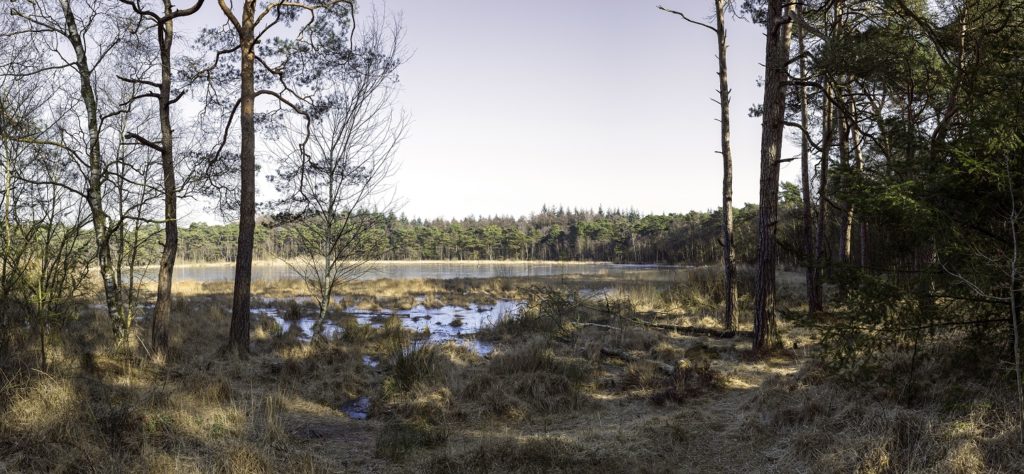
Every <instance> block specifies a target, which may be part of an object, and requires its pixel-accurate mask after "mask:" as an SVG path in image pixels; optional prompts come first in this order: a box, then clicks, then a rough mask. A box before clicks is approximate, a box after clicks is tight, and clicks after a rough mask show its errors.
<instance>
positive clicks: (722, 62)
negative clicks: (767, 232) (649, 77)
mask: <svg viewBox="0 0 1024 474" xmlns="http://www.w3.org/2000/svg"><path fill="white" fill-rule="evenodd" d="M715 18H716V20H717V22H716V24H717V31H716V33H717V35H718V97H719V103H720V104H721V106H722V118H721V123H722V168H723V175H722V264H723V268H724V270H725V315H724V320H723V321H722V322H723V325H724V326H725V329H726V330H728V331H733V330H735V329H736V304H737V303H736V300H737V295H736V249H735V248H734V246H733V232H732V230H733V229H732V227H733V226H732V144H731V143H730V136H729V135H730V130H729V73H728V71H729V66H728V62H727V61H726V50H727V48H728V46H727V45H726V31H725V0H715Z"/></svg>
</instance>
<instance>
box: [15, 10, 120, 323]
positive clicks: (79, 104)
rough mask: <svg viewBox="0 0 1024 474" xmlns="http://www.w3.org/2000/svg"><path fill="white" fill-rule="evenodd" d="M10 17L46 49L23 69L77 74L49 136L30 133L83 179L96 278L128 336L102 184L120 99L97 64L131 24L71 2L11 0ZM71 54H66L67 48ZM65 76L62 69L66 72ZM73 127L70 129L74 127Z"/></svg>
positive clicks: (110, 313) (110, 310) (20, 30)
mask: <svg viewBox="0 0 1024 474" xmlns="http://www.w3.org/2000/svg"><path fill="white" fill-rule="evenodd" d="M9 13H10V15H12V17H14V18H16V19H17V20H19V24H18V25H17V27H16V28H14V29H13V30H12V31H10V32H9V33H8V34H7V35H8V36H12V35H13V36H18V35H29V36H33V37H34V39H37V44H39V45H40V47H42V48H47V49H48V53H49V55H50V56H51V57H52V60H51V61H50V63H49V64H46V65H41V66H40V67H38V68H37V69H36V70H34V71H28V72H23V73H21V75H23V76H28V75H35V74H47V73H60V74H62V75H61V76H60V77H59V78H57V80H62V79H66V80H74V81H75V82H77V83H78V87H77V90H74V91H72V90H67V91H64V93H63V97H58V98H56V99H55V100H59V99H66V100H67V102H68V103H67V104H66V105H65V106H64V107H65V109H64V110H62V111H60V112H58V113H57V114H56V116H55V117H54V120H52V124H53V125H52V126H51V129H50V132H51V133H50V134H49V136H48V137H47V138H45V139H43V138H38V137H33V138H32V140H33V141H34V142H36V143H38V144H45V145H47V146H49V147H53V148H57V149H60V150H61V151H62V153H63V154H64V155H65V158H70V160H69V163H70V164H71V165H73V166H75V167H76V168H78V169H79V172H80V173H81V174H82V175H83V176H84V177H85V178H86V179H85V181H84V186H83V187H84V192H83V191H82V190H81V189H71V188H68V190H69V191H72V192H77V193H79V194H81V195H83V196H84V198H85V201H86V202H87V203H88V206H89V211H90V215H91V223H92V226H93V232H92V234H93V237H94V240H95V244H96V256H97V261H98V263H99V270H100V277H101V278H102V280H103V289H104V296H105V299H106V306H107V314H108V316H109V318H110V320H111V323H112V330H113V332H114V336H115V339H116V340H117V341H118V342H119V343H125V342H127V341H128V330H129V328H130V325H131V315H130V311H129V310H128V308H127V305H126V304H125V302H124V300H123V291H122V288H120V287H119V285H118V281H117V278H116V275H115V268H114V260H113V255H112V253H111V236H112V223H111V222H110V219H109V216H108V213H107V211H106V209H105V208H104V199H103V195H104V185H105V182H106V179H107V177H108V168H107V160H106V159H105V157H104V153H103V141H104V138H103V133H104V130H105V129H107V126H108V125H109V124H108V120H110V119H111V118H113V117H115V116H117V115H118V114H121V113H122V110H121V109H120V106H119V104H112V103H108V102H106V101H104V97H101V95H100V92H101V91H100V90H98V89H99V88H98V84H99V83H100V81H99V79H100V76H101V75H102V74H97V72H96V71H97V70H98V68H99V67H100V66H101V65H102V64H104V63H105V62H107V61H108V60H109V59H110V58H111V57H112V53H113V52H114V51H115V49H116V48H117V47H118V46H119V45H120V44H121V43H122V41H123V40H124V38H125V37H126V36H129V35H131V34H134V32H135V30H136V26H137V25H135V24H133V23H131V22H127V21H126V20H125V19H124V18H123V17H121V16H119V15H118V14H117V13H116V12H115V11H114V9H113V8H112V6H111V5H109V4H107V3H106V2H73V1H72V0H56V1H39V2H25V3H22V4H18V5H15V6H13V8H12V9H11V10H10V12H9ZM68 53H70V54H68ZM65 74H66V75H65ZM72 131H75V132H72Z"/></svg>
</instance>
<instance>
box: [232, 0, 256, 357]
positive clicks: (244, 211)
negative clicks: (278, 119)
mask: <svg viewBox="0 0 1024 474" xmlns="http://www.w3.org/2000/svg"><path fill="white" fill-rule="evenodd" d="M255 10H256V2H255V0H247V1H246V2H245V5H244V6H243V7H242V21H241V26H242V27H241V29H240V30H239V32H238V33H239V39H240V43H241V55H242V58H241V73H242V74H241V80H242V96H241V132H242V147H241V150H240V159H241V174H242V176H241V178H242V179H241V181H242V183H241V184H242V190H241V205H240V206H239V216H238V253H237V256H236V258H235V289H234V295H233V299H232V302H231V329H230V333H229V335H228V351H229V352H234V353H236V354H239V355H245V354H248V352H249V319H250V315H249V309H250V308H249V305H250V302H251V301H250V300H251V296H252V295H251V291H252V288H251V286H250V285H251V283H252V247H253V237H254V234H255V232H256V126H255V122H254V116H253V111H254V110H253V109H254V105H255V101H256V91H255V83H254V77H253V62H254V60H255V56H256V52H255V47H256V45H255V44H254V32H253V28H254V23H253V22H254V21H255Z"/></svg>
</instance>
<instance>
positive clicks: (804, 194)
mask: <svg viewBox="0 0 1024 474" xmlns="http://www.w3.org/2000/svg"><path fill="white" fill-rule="evenodd" d="M797 9H798V10H800V14H802V13H803V11H802V10H803V6H797ZM799 42H800V77H806V73H807V60H806V59H805V58H804V56H803V55H804V53H805V52H806V47H805V45H804V31H803V28H802V27H801V28H800V40H799ZM797 91H798V93H799V97H800V126H801V127H803V130H802V133H801V134H800V181H801V186H800V194H801V198H802V200H803V209H802V211H803V212H802V217H803V234H804V235H803V251H804V260H805V261H806V265H807V267H806V272H805V275H804V279H805V281H806V286H807V314H808V315H811V314H813V312H814V307H815V304H814V301H815V297H816V292H815V288H816V287H817V286H816V285H817V268H816V266H815V259H814V216H813V214H814V212H813V211H812V206H813V204H812V203H811V170H810V147H811V145H810V138H809V137H808V136H807V130H808V129H809V122H810V120H809V113H808V110H807V109H808V103H807V87H805V86H800V87H799V88H798V89H797Z"/></svg>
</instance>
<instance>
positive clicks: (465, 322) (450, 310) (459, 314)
mask: <svg viewBox="0 0 1024 474" xmlns="http://www.w3.org/2000/svg"><path fill="white" fill-rule="evenodd" d="M522 305H523V303H522V302H520V301H513V300H498V301H497V302H495V303H494V304H493V305H478V304H470V305H469V306H467V307H463V306H442V307H440V308H427V307H426V306H424V305H422V304H419V305H417V306H415V307H413V308H412V309H407V310H379V311H369V310H363V309H359V308H355V307H351V308H348V309H346V310H345V312H346V313H348V314H350V315H353V316H355V318H356V321H357V322H358V323H359V324H369V325H371V326H373V327H381V326H382V325H383V324H384V321H385V320H387V319H388V318H390V317H392V316H397V317H398V319H399V321H401V323H402V327H404V328H407V329H410V330H412V331H415V332H418V333H429V334H430V336H429V341H430V342H436V343H440V342H446V341H454V342H456V343H459V344H463V345H466V346H468V347H469V348H471V349H473V350H474V351H476V352H477V353H478V354H480V355H487V354H490V353H491V351H493V350H494V347H493V346H492V345H491V344H489V343H486V342H482V341H478V340H476V339H475V338H473V337H472V335H474V334H476V333H477V332H478V331H480V329H482V328H484V327H486V326H488V325H491V324H494V323H495V322H497V321H499V320H500V319H501V318H503V317H506V316H508V315H510V314H515V313H517V312H519V310H520V309H521V308H522ZM252 313H253V314H254V315H258V316H266V317H269V318H271V319H273V320H274V321H276V322H277V324H278V325H280V326H281V330H282V331H283V332H285V333H288V332H290V331H299V334H298V337H299V339H300V340H302V341H309V340H310V339H311V337H312V334H313V325H314V324H315V323H316V320H315V319H314V318H301V319H298V320H294V321H291V320H287V319H285V318H284V317H282V316H281V314H280V311H279V310H278V309H277V308H274V307H257V308H253V309H252ZM340 331H342V329H341V327H339V326H338V325H337V324H335V323H333V322H331V321H328V322H326V323H325V324H324V335H325V336H327V337H329V338H330V337H334V336H335V335H337V334H338V333H339V332H340ZM367 365H369V366H371V367H373V366H375V364H372V363H367Z"/></svg>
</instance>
